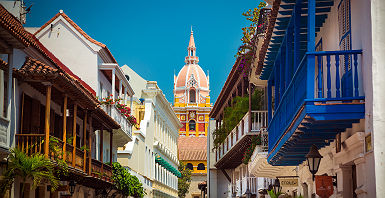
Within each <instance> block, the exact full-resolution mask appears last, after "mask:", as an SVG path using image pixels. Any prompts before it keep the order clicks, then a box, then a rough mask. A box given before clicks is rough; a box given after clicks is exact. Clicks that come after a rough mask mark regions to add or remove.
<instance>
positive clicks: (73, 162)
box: [15, 134, 112, 182]
mask: <svg viewBox="0 0 385 198" xmlns="http://www.w3.org/2000/svg"><path fill="white" fill-rule="evenodd" d="M15 136H16V147H17V148H18V149H20V150H21V151H23V152H25V153H26V154H28V155H32V154H34V153H40V154H43V155H44V154H45V153H46V151H45V149H44V148H45V147H44V144H45V142H44V138H45V135H44V134H16V135H15ZM52 138H55V137H53V136H50V139H52ZM55 139H56V140H58V144H57V147H58V148H62V149H61V150H60V153H56V154H55V153H54V152H53V151H52V143H51V145H50V146H49V148H50V149H49V150H48V156H49V159H51V160H52V161H55V158H56V157H58V158H63V157H65V158H66V160H65V161H66V163H67V165H68V166H69V168H70V171H72V172H77V173H81V174H82V175H85V176H87V175H88V176H92V177H94V178H97V179H101V180H103V181H106V182H112V179H111V178H112V167H111V166H110V165H107V164H104V163H102V162H101V161H99V160H96V159H91V160H90V159H89V155H90V152H89V151H88V152H87V151H86V153H85V151H83V150H81V149H80V148H77V147H76V148H75V150H74V147H73V145H71V144H68V143H66V146H65V147H64V144H63V143H64V142H63V141H61V140H60V139H58V138H55ZM74 153H75V155H73V154H74ZM56 159H57V158H56Z"/></svg>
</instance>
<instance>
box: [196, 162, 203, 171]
mask: <svg viewBox="0 0 385 198" xmlns="http://www.w3.org/2000/svg"><path fill="white" fill-rule="evenodd" d="M197 170H205V165H204V164H203V163H199V164H198V168H197Z"/></svg>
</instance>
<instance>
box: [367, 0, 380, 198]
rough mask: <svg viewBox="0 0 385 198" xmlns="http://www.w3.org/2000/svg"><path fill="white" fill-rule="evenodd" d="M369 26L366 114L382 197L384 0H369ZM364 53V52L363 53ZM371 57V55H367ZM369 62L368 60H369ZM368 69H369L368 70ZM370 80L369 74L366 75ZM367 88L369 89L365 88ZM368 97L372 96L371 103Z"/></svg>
mask: <svg viewBox="0 0 385 198" xmlns="http://www.w3.org/2000/svg"><path fill="white" fill-rule="evenodd" d="M370 2H371V6H370V7H371V13H370V16H371V21H372V24H371V27H372V31H371V33H372V35H371V38H372V43H371V44H372V49H371V50H364V52H368V55H370V52H371V53H372V70H371V71H372V74H371V75H372V78H373V82H368V84H370V85H373V92H372V93H369V94H370V95H369V94H368V95H369V97H368V99H369V101H368V103H369V104H370V106H371V108H372V109H373V118H371V117H369V116H370V114H369V116H366V118H367V119H368V120H369V121H368V122H366V123H369V125H370V121H372V122H373V129H372V130H373V132H372V142H373V151H374V167H375V168H374V170H375V175H376V177H375V180H376V183H375V186H376V196H377V197H382V196H384V195H385V144H384V140H385V133H384V128H385V110H384V109H385V100H384V94H385V92H384V87H383V84H384V83H385V78H384V76H385V70H384V68H385V56H384V54H385V48H384V46H385V34H384V32H385V26H384V21H385V1H384V0H371V1H370ZM363 55H365V54H363ZM369 58H371V57H369ZM369 62H370V61H369ZM364 66H365V65H364ZM369 71H370V70H369ZM366 76H368V78H369V80H370V77H369V76H370V74H368V75H366ZM367 90H370V88H369V89H367ZM370 97H373V102H372V103H371V101H370Z"/></svg>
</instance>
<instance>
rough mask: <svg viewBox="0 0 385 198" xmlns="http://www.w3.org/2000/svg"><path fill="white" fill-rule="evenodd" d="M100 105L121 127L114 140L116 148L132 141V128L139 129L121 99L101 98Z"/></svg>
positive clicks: (129, 110) (110, 96) (129, 109)
mask: <svg viewBox="0 0 385 198" xmlns="http://www.w3.org/2000/svg"><path fill="white" fill-rule="evenodd" d="M100 103H101V107H102V109H103V110H104V111H105V112H106V113H107V114H108V115H109V116H111V117H112V118H113V119H114V120H115V121H116V122H117V123H119V125H120V126H121V128H120V129H118V133H117V134H116V137H115V140H116V141H117V142H116V143H117V145H118V146H124V144H125V143H127V142H129V141H131V140H132V127H136V128H139V125H138V123H137V121H136V118H135V116H133V115H132V114H131V108H130V107H129V106H128V105H126V104H124V101H123V100H122V99H121V98H117V99H113V96H112V95H109V96H107V97H105V98H101V99H100Z"/></svg>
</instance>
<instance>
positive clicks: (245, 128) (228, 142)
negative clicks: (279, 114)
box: [216, 111, 267, 161]
mask: <svg viewBox="0 0 385 198" xmlns="http://www.w3.org/2000/svg"><path fill="white" fill-rule="evenodd" d="M251 114H252V117H251V118H252V119H251V122H252V123H251V130H249V113H246V115H245V116H244V117H243V118H242V120H241V121H240V122H239V123H238V125H237V126H236V127H234V129H233V130H232V131H231V133H230V134H229V135H228V136H227V137H226V139H225V141H224V142H223V143H222V144H221V145H220V146H219V148H218V149H217V150H216V161H219V160H220V159H221V158H222V157H223V156H224V155H225V154H226V153H227V152H228V151H230V150H231V148H232V147H233V146H235V145H236V144H237V143H238V141H239V140H240V139H242V138H243V137H244V136H246V135H251V134H255V135H257V134H259V133H260V132H262V137H261V140H262V145H263V147H264V149H267V133H266V128H267V111H251Z"/></svg>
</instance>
